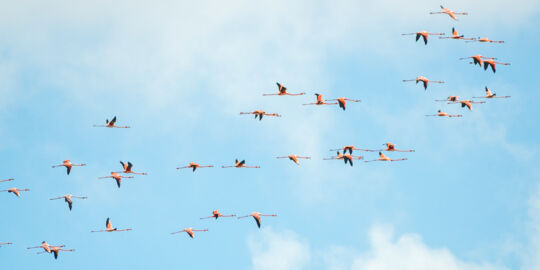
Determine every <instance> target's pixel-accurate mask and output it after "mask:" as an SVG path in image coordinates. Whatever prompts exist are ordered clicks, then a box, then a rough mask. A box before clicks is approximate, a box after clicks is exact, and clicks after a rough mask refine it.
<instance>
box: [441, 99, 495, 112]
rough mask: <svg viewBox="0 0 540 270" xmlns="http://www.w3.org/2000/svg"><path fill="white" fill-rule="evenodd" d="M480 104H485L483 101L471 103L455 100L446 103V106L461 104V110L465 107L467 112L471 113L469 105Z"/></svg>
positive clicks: (469, 101)
mask: <svg viewBox="0 0 540 270" xmlns="http://www.w3.org/2000/svg"><path fill="white" fill-rule="evenodd" d="M475 103H476V104H481V103H486V102H485V101H472V100H457V101H452V102H448V104H461V108H464V107H467V108H468V109H469V111H472V105H471V104H475Z"/></svg>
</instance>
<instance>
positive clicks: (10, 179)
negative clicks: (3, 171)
mask: <svg viewBox="0 0 540 270" xmlns="http://www.w3.org/2000/svg"><path fill="white" fill-rule="evenodd" d="M13 180H15V179H13V178H9V179H4V180H0V183H1V182H8V181H13Z"/></svg>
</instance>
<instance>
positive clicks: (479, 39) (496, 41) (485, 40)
mask: <svg viewBox="0 0 540 270" xmlns="http://www.w3.org/2000/svg"><path fill="white" fill-rule="evenodd" d="M465 42H484V43H486V42H487V43H504V41H502V40H491V39H489V38H487V37H483V38H481V37H478V38H477V39H475V40H471V41H465Z"/></svg>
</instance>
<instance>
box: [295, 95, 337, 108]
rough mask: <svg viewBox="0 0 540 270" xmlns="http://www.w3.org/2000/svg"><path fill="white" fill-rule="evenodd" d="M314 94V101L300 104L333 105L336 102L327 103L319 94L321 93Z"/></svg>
mask: <svg viewBox="0 0 540 270" xmlns="http://www.w3.org/2000/svg"><path fill="white" fill-rule="evenodd" d="M315 96H316V97H317V101H316V102H314V103H307V104H302V105H335V104H337V102H336V103H327V102H326V100H323V99H322V95H321V94H318V93H315Z"/></svg>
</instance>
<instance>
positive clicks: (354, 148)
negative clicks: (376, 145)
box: [330, 145, 368, 154]
mask: <svg viewBox="0 0 540 270" xmlns="http://www.w3.org/2000/svg"><path fill="white" fill-rule="evenodd" d="M339 150H343V154H345V153H347V151H349V154H352V152H353V150H359V151H368V150H367V149H358V148H356V147H354V146H352V145H346V146H343V148H341V149H330V151H339Z"/></svg>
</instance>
